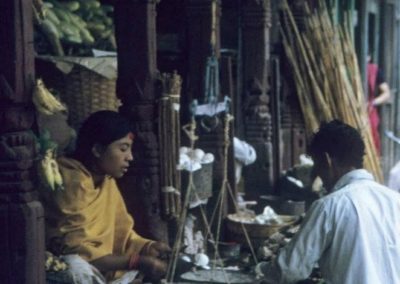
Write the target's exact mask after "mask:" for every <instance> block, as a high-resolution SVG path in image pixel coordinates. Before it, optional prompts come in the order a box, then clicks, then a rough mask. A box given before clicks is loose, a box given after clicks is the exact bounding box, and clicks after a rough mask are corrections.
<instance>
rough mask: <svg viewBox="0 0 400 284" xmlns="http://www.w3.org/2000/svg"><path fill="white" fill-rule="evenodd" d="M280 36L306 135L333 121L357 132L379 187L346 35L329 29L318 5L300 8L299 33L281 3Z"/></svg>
mask: <svg viewBox="0 0 400 284" xmlns="http://www.w3.org/2000/svg"><path fill="white" fill-rule="evenodd" d="M281 7H282V12H283V17H282V20H281V30H280V31H281V35H282V39H283V45H284V49H285V53H286V56H287V58H288V61H289V63H290V64H291V66H292V72H293V77H294V81H295V85H296V90H297V95H298V98H299V102H300V107H301V110H302V112H303V116H304V120H305V124H306V133H307V135H310V134H311V133H313V132H314V131H315V130H316V128H317V127H318V125H319V124H320V122H322V121H329V120H331V119H333V118H337V119H340V120H342V121H344V122H345V123H348V124H350V125H352V126H353V127H355V128H357V129H358V130H359V131H360V132H361V134H362V136H363V138H364V141H365V145H366V155H365V162H364V164H365V168H367V169H368V170H369V171H371V172H372V173H373V174H374V175H375V177H376V179H377V180H379V181H382V180H383V176H382V171H381V168H380V164H379V159H378V155H377V153H376V149H375V146H374V144H373V140H372V135H371V129H370V125H369V120H368V115H367V114H368V113H367V107H366V105H367V104H366V100H365V96H364V94H363V88H362V83H361V77H360V71H359V69H358V63H357V56H356V53H355V50H354V47H353V45H352V41H351V37H350V35H349V32H348V31H347V30H346V29H345V28H340V27H338V26H337V25H335V24H334V23H333V22H332V20H331V17H330V14H329V12H328V9H327V7H326V4H325V2H324V1H319V4H318V7H317V9H314V10H313V11H312V12H311V11H310V9H309V8H308V7H307V6H306V7H305V12H306V13H307V16H306V17H305V18H304V19H305V20H304V25H305V29H304V31H301V32H300V30H299V28H298V26H297V23H296V22H295V20H294V17H293V14H292V11H291V9H290V6H289V5H288V2H287V0H283V3H282V6H281Z"/></svg>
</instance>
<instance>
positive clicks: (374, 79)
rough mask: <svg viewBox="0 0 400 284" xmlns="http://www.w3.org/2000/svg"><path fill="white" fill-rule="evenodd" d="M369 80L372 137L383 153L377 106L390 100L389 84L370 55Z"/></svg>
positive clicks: (379, 150) (378, 150)
mask: <svg viewBox="0 0 400 284" xmlns="http://www.w3.org/2000/svg"><path fill="white" fill-rule="evenodd" d="M367 60H368V64H367V82H368V117H369V121H370V125H371V132H372V137H373V140H374V144H375V148H376V151H377V152H378V154H379V155H380V154H381V142H380V135H379V121H380V119H379V113H378V109H377V107H378V106H380V105H383V104H385V103H387V102H388V101H389V100H390V88H389V84H388V83H387V82H386V81H385V79H384V76H383V74H382V70H380V69H379V67H378V65H377V64H375V63H373V62H372V58H371V55H368V58H367Z"/></svg>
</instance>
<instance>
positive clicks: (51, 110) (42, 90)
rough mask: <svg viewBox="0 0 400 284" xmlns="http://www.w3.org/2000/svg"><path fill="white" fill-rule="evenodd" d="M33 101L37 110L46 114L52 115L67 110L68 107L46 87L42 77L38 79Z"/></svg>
mask: <svg viewBox="0 0 400 284" xmlns="http://www.w3.org/2000/svg"><path fill="white" fill-rule="evenodd" d="M32 101H33V104H34V105H35V107H36V110H37V111H38V112H40V113H42V114H45V115H52V114H55V113H57V112H60V111H65V110H66V107H65V106H64V105H63V104H62V103H61V102H60V101H59V100H58V99H57V98H56V97H54V96H53V95H52V94H51V93H50V91H49V90H48V89H47V88H46V86H45V84H44V82H43V80H42V79H37V81H36V85H35V88H34V90H33V96H32Z"/></svg>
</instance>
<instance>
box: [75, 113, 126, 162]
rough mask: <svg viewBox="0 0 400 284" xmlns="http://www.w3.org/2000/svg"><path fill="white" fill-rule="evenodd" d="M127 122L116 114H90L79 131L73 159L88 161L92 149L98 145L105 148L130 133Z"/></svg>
mask: <svg viewBox="0 0 400 284" xmlns="http://www.w3.org/2000/svg"><path fill="white" fill-rule="evenodd" d="M131 131H132V130H131V127H130V124H129V121H128V120H127V119H126V118H125V117H123V116H122V115H120V114H119V113H118V112H115V111H109V110H102V111H98V112H95V113H93V114H91V115H90V116H89V117H88V118H87V119H86V120H85V121H84V122H83V123H82V126H81V127H80V129H79V132H78V137H77V141H76V146H75V152H74V154H73V157H74V158H76V159H77V160H79V161H88V160H89V159H90V158H91V157H92V148H93V146H94V145H96V144H99V145H101V146H104V147H107V146H108V145H109V144H111V143H112V142H114V141H116V140H118V139H121V138H123V137H124V136H126V135H127V134H128V133H129V132H131Z"/></svg>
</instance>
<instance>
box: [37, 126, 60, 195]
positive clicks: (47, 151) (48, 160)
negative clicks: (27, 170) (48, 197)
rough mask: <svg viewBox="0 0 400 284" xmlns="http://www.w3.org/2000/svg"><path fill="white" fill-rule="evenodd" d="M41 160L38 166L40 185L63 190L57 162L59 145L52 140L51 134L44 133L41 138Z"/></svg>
mask: <svg viewBox="0 0 400 284" xmlns="http://www.w3.org/2000/svg"><path fill="white" fill-rule="evenodd" d="M39 147H40V153H41V156H42V157H41V159H40V160H39V162H38V164H37V171H38V175H39V179H40V183H41V185H42V186H43V187H44V188H47V189H51V190H53V191H55V190H63V189H64V185H63V178H62V175H61V173H60V170H59V168H58V164H57V161H56V153H57V144H56V143H55V142H53V141H52V140H51V139H50V133H49V132H48V131H44V132H43V133H42V135H41V136H40V137H39Z"/></svg>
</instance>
